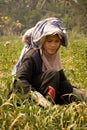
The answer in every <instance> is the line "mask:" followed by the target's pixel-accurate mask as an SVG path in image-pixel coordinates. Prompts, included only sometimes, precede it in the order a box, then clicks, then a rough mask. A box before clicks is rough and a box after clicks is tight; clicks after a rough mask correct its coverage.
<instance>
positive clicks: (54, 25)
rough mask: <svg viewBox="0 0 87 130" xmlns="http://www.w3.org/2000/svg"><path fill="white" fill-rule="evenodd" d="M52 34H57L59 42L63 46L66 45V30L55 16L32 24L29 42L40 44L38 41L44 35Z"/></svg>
mask: <svg viewBox="0 0 87 130" xmlns="http://www.w3.org/2000/svg"><path fill="white" fill-rule="evenodd" d="M52 34H58V35H59V37H60V40H61V44H62V45H63V46H65V47H67V46H68V40H67V35H66V30H65V28H64V27H63V23H62V22H61V21H60V20H59V19H58V18H56V17H51V18H47V19H44V20H41V21H39V22H38V23H37V24H36V25H35V26H34V29H33V31H32V37H31V43H32V44H33V45H34V44H37V45H38V46H40V45H41V43H40V42H39V41H40V40H41V39H42V38H44V37H45V36H47V35H52Z"/></svg>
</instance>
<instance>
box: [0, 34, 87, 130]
mask: <svg viewBox="0 0 87 130" xmlns="http://www.w3.org/2000/svg"><path fill="white" fill-rule="evenodd" d="M22 47H23V43H22V42H21V38H20V37H0V130H87V105H86V104H85V103H84V102H83V103H81V102H80V103H78V104H76V103H74V102H73V103H72V104H69V105H63V106H59V105H54V106H53V107H51V108H41V107H39V106H38V104H36V103H34V101H33V100H31V102H29V99H28V97H27V98H26V99H25V100H24V102H22V101H21V99H20V98H19V96H18V95H16V94H13V95H12V97H11V99H9V100H8V99H7V94H8V92H9V89H10V88H11V87H12V81H11V80H12V76H11V71H12V68H13V66H14V65H15V63H16V62H17V60H18V57H19V55H20V52H21V49H22ZM60 51H61V58H62V64H63V68H64V71H65V74H66V75H67V77H68V79H69V80H70V82H71V83H72V84H73V85H75V86H77V87H78V88H81V89H84V90H85V92H86V91H87V38H86V37H85V36H83V35H74V36H70V38H69V47H68V48H64V47H61V49H60ZM17 102H20V103H21V106H17Z"/></svg>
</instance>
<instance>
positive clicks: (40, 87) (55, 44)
mask: <svg viewBox="0 0 87 130" xmlns="http://www.w3.org/2000/svg"><path fill="white" fill-rule="evenodd" d="M31 45H32V48H31V49H30V50H29V51H27V53H26V54H25V55H24V56H23V58H22V61H21V65H20V67H19V68H18V70H17V72H16V76H17V78H18V79H20V81H19V80H17V79H15V81H14V90H16V92H19V93H21V95H22V96H25V95H27V93H29V92H30V91H31V92H32V96H33V98H34V100H37V102H38V104H39V105H41V106H44V107H46V106H50V105H51V103H50V102H49V101H48V100H47V99H46V98H50V99H51V102H52V103H56V104H64V103H70V102H72V100H71V98H72V97H74V99H77V98H78V99H79V100H82V101H87V98H86V97H85V96H84V94H83V93H82V92H81V91H80V90H78V89H77V88H75V87H73V86H72V85H71V84H70V82H69V81H68V80H67V78H66V76H65V74H64V71H63V68H62V64H61V59H60V54H59V49H60V47H61V45H63V46H65V47H67V45H68V42H67V36H66V31H65V29H64V27H63V25H62V23H61V21H60V20H59V19H57V18H55V17H52V18H47V19H45V20H42V21H39V22H38V23H37V24H36V25H35V27H34V29H33V31H32V35H31ZM34 45H38V48H35V46H34ZM74 95H75V96H74Z"/></svg>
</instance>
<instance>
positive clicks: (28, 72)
mask: <svg viewBox="0 0 87 130" xmlns="http://www.w3.org/2000/svg"><path fill="white" fill-rule="evenodd" d="M41 73H42V59H41V56H40V52H39V50H34V49H31V50H29V51H28V52H27V53H26V54H25V55H24V57H23V59H22V64H21V66H20V68H19V69H18V71H17V73H16V76H17V78H18V80H17V79H16V80H15V81H14V89H15V90H16V91H18V92H21V90H22V89H23V92H24V94H26V93H28V92H29V91H30V90H36V88H35V87H33V86H32V81H33V79H34V77H36V76H38V75H40V74H41ZM59 75H60V91H61V92H62V89H63V86H64V89H65V88H66V87H67V86H65V83H66V81H67V78H66V76H65V74H64V72H63V70H60V71H59ZM19 79H20V80H19ZM20 81H21V82H20ZM61 86H62V87H61ZM66 89H67V88H66ZM63 91H64V90H63ZM65 91H66V90H65Z"/></svg>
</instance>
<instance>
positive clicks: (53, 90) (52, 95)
mask: <svg viewBox="0 0 87 130" xmlns="http://www.w3.org/2000/svg"><path fill="white" fill-rule="evenodd" d="M48 95H50V96H51V98H52V100H53V101H54V99H55V89H54V88H53V87H51V86H49V88H48Z"/></svg>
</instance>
